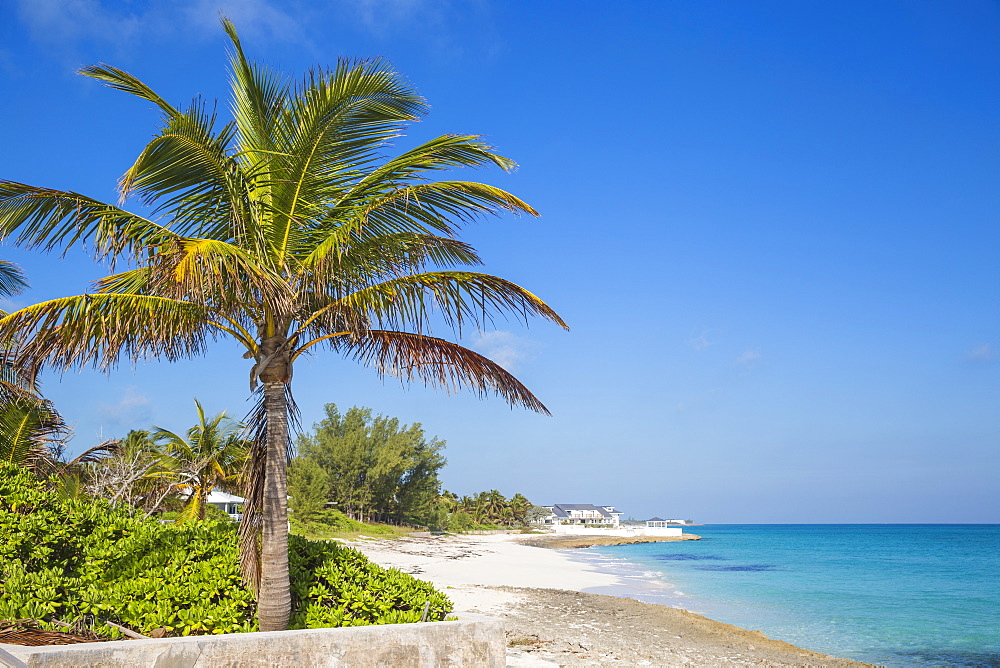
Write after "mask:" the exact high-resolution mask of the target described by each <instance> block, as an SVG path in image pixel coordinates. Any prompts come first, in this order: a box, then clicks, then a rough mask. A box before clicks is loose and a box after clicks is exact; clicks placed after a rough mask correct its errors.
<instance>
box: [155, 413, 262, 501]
mask: <svg viewBox="0 0 1000 668" xmlns="http://www.w3.org/2000/svg"><path fill="white" fill-rule="evenodd" d="M194 405H195V406H196V407H197V409H198V424H196V425H195V426H193V427H191V428H190V429H188V430H187V433H186V434H185V435H184V436H181V435H179V434H175V433H174V432H172V431H169V430H167V429H160V428H156V431H154V432H153V433H152V435H151V437H152V440H153V442H154V443H156V445H157V449H158V450H159V456H158V459H159V463H160V466H161V470H162V471H163V474H164V475H165V476H167V477H170V478H172V479H173V480H174V486H175V487H176V488H180V489H183V490H184V493H186V494H187V495H188V496H187V498H188V501H187V504H186V505H185V506H184V510H183V511H181V516H180V519H182V520H188V519H199V520H203V519H205V506H206V500H207V499H208V495H209V494H210V493H211V492H212V490H213V489H215V488H216V487H219V488H222V489H227V488H228V489H234V488H235V487H236V482H237V479H238V477H239V473H240V471H241V469H242V468H243V462H244V460H245V459H246V456H247V452H248V450H249V443H248V442H247V441H246V440H244V439H243V437H242V434H243V425H242V424H241V423H239V422H236V421H234V420H231V419H230V418H229V417H228V416H227V415H226V413H225V411H223V412H222V413H219V414H218V415H216V416H215V417H214V418H212V419H210V420H209V419H206V418H205V409H204V408H202V405H201V403H200V402H199V401H198V400H197V399H195V400H194Z"/></svg>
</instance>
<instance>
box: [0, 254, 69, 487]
mask: <svg viewBox="0 0 1000 668" xmlns="http://www.w3.org/2000/svg"><path fill="white" fill-rule="evenodd" d="M27 287H28V281H27V280H26V279H25V277H24V273H23V272H22V271H21V268H20V267H18V266H17V265H16V264H14V263H13V262H8V261H6V260H0V298H2V297H11V296H13V295H16V294H19V293H20V292H22V291H23V290H24V289H25V288H27ZM6 315H7V312H6V311H4V310H2V309H0V317H5V316H6ZM10 345H12V344H9V343H8V344H6V345H5V342H4V340H3V339H0V461H5V462H9V463H13V464H25V465H27V466H28V467H29V468H32V469H39V468H41V469H47V468H48V467H47V466H46V464H48V463H51V462H52V459H53V451H54V450H59V449H60V447H61V444H62V443H64V442H65V440H66V438H67V435H68V428H67V427H66V424H65V423H64V422H63V420H62V417H61V416H60V415H59V413H58V412H56V409H55V407H54V406H53V405H52V402H50V401H47V400H45V399H43V398H42V397H40V396H38V394H37V389H38V388H37V386H36V384H35V382H34V376H33V375H32V374H30V373H28V372H26V370H25V369H23V368H20V367H19V365H18V364H17V363H16V362H15V361H14V360H13V359H12V357H11V355H10V354H9V353H10Z"/></svg>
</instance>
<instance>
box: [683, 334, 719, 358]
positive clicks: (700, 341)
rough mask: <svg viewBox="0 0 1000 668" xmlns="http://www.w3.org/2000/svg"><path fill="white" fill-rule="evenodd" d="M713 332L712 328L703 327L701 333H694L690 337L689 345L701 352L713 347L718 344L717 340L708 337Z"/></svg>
mask: <svg viewBox="0 0 1000 668" xmlns="http://www.w3.org/2000/svg"><path fill="white" fill-rule="evenodd" d="M711 333H712V332H711V331H710V330H707V329H703V330H702V331H701V332H700V333H698V334H693V335H692V336H691V338H690V339H688V345H689V346H691V347H692V348H694V349H695V350H697V351H699V352H701V351H702V350H707V349H708V348H711V347H712V346H714V345H715V344H716V342H715V341H712V340H710V339H709V338H708V337H709V335H710V334H711Z"/></svg>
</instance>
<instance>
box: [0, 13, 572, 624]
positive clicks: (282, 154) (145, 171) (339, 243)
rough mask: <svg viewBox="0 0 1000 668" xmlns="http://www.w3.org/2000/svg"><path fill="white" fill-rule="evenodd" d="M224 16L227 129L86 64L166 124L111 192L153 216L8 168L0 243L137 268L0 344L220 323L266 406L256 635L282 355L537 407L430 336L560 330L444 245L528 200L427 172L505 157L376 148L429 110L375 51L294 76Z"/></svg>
mask: <svg viewBox="0 0 1000 668" xmlns="http://www.w3.org/2000/svg"><path fill="white" fill-rule="evenodd" d="M223 26H224V28H225V30H226V32H227V34H228V35H229V37H230V40H231V43H232V59H231V66H232V73H231V82H232V112H233V121H232V122H229V123H226V124H224V125H222V127H218V123H217V119H216V115H215V112H214V108H210V107H208V106H206V105H205V104H204V103H203V102H202V101H201V100H195V102H194V103H192V105H191V106H190V107H189V108H187V109H183V110H182V109H178V108H176V107H174V106H173V105H171V104H170V103H169V102H167V101H166V100H165V99H163V98H162V97H161V96H159V95H157V94H156V93H155V92H154V91H153V90H152V89H151V88H150V87H149V86H147V85H146V84H144V83H143V82H141V81H140V80H138V79H137V78H135V77H133V76H132V75H130V74H128V73H126V72H124V71H122V70H120V69H117V68H114V67H110V66H106V65H100V66H93V67H87V68H84V69H83V70H82V74H84V75H86V76H90V77H93V78H95V79H98V80H100V81H103V82H104V83H106V84H107V85H108V86H110V87H112V88H115V89H117V90H120V91H124V92H127V93H130V94H132V95H135V96H138V97H139V98H141V99H143V100H144V101H146V102H148V103H152V104H153V105H155V106H156V107H157V108H158V109H159V110H160V112H161V114H162V116H163V127H162V129H161V130H160V132H159V133H158V134H156V135H155V136H154V138H153V139H152V140H151V141H150V143H149V144H148V145H147V146H146V148H145V149H144V150H143V151H142V153H141V154H140V156H139V158H138V159H137V160H136V162H135V164H133V165H132V167H131V168H130V169H129V170H128V171H127V172H126V173H125V175H124V177H123V178H122V180H121V184H120V185H121V195H122V199H123V200H124V199H126V198H128V197H129V196H133V195H138V196H139V198H140V200H141V201H142V202H143V203H145V204H146V205H148V206H150V207H152V210H153V212H154V215H155V216H156V218H155V219H151V218H144V217H142V216H138V215H136V214H133V213H130V212H128V211H126V210H124V209H122V208H120V207H118V206H114V205H111V204H106V203H104V202H100V201H98V200H95V199H93V198H90V197H87V196H85V195H81V194H79V193H74V192H67V191H57V190H51V189H47V188H40V187H35V186H30V185H26V184H22V183H16V182H12V181H0V239H4V238H13V239H14V240H15V241H16V242H18V243H20V244H22V245H26V246H29V247H41V248H45V249H55V248H66V247H70V246H73V245H75V244H78V243H79V244H82V243H89V244H91V246H92V247H93V248H94V249H96V253H97V255H98V256H99V257H102V258H110V259H122V260H125V261H128V262H131V263H133V264H134V266H136V267H137V268H135V269H133V270H130V271H125V272H123V273H119V274H115V275H113V276H109V277H107V278H105V279H104V280H102V281H100V282H98V284H97V286H96V291H95V293H93V294H86V295H79V296H75V297H66V298H62V299H55V300H52V301H48V302H44V303H41V304H37V305H34V306H30V307H27V308H24V309H21V310H19V311H17V312H15V313H11V314H10V315H8V316H7V317H5V318H2V319H0V341H4V340H18V341H23V342H24V344H23V346H22V347H21V348H20V350H19V353H20V358H21V359H24V360H28V361H30V362H31V363H32V364H34V365H35V368H38V367H39V366H41V365H49V366H52V367H55V368H57V369H68V368H74V367H77V368H78V367H82V366H87V365H94V366H96V367H99V368H105V369H108V368H112V367H114V366H115V365H116V364H118V363H119V361H120V360H122V359H129V358H131V359H132V360H142V359H150V358H159V359H166V360H176V359H180V358H184V357H190V356H193V355H197V354H200V353H202V352H203V351H204V350H205V349H206V347H207V345H208V344H209V343H210V342H211V341H213V340H215V339H217V338H219V337H226V338H229V339H232V340H234V341H236V342H237V343H238V344H239V345H240V346H242V347H243V349H244V350H245V353H244V357H245V358H246V359H248V360H252V363H251V364H252V365H251V368H250V374H249V375H250V386H251V390H253V391H255V392H257V397H258V400H259V404H258V407H257V409H256V410H255V411H254V412H253V413H252V414H251V419H250V423H251V426H252V427H253V430H254V432H253V433H254V434H255V436H254V441H255V446H254V448H253V450H252V452H251V456H250V459H249V464H248V471H247V485H248V486H247V488H246V490H245V491H244V496H246V497H247V499H248V503H247V508H246V512H245V514H244V518H243V522H242V523H241V527H240V528H241V534H242V540H243V544H242V547H243V566H244V575H245V577H246V578H247V581H248V582H249V583H250V584H251V585H252V586H254V588H255V589H257V590H258V619H259V622H260V628H261V630H262V631H271V630H280V629H284V628H286V626H287V622H288V617H289V613H290V605H291V591H290V586H289V580H288V541H287V526H288V523H287V481H286V464H287V457H288V452H289V449H290V446H291V441H290V438H289V423H290V420H293V419H294V413H293V412H292V409H291V407H292V406H293V404H292V403H291V395H290V387H291V381H292V372H293V367H294V364H295V362H296V361H297V360H298V359H299V358H300V357H301V356H302V355H308V354H312V353H314V352H317V351H319V350H321V349H322V348H326V349H328V350H330V351H332V352H335V353H339V354H341V355H344V356H346V357H348V358H350V359H353V360H356V361H358V362H360V363H362V364H365V365H368V366H371V367H373V368H374V369H375V370H376V371H377V372H379V373H381V374H391V375H393V376H395V377H397V378H399V379H401V380H402V381H404V382H406V381H417V382H423V383H425V384H428V385H434V386H437V387H442V388H444V389H446V390H449V391H450V390H456V389H461V388H470V389H472V390H473V391H475V392H477V393H479V394H487V393H495V394H497V395H499V396H501V397H503V398H504V399H506V400H507V401H508V402H510V403H511V404H514V405H521V406H525V407H527V408H529V409H531V410H536V411H540V412H547V411H546V409H545V407H544V405H542V403H541V402H540V401H539V400H538V399H537V398H536V397H535V396H534V395H533V394H532V393H531V392H530V391H529V390H528V389H527V388H526V387H524V385H522V384H521V383H520V382H518V380H517V379H516V378H514V377H513V376H512V375H511V374H510V373H508V372H507V371H505V370H504V369H503V368H502V367H500V366H499V365H497V364H496V363H494V362H492V361H490V360H489V359H487V358H485V357H483V356H482V355H479V354H477V353H475V352H474V351H471V350H468V349H466V348H464V347H462V346H459V345H457V344H455V343H453V342H450V341H448V340H445V339H442V338H438V337H435V336H432V335H431V334H432V332H433V330H434V329H435V328H436V327H440V326H442V325H444V326H446V327H448V328H450V329H452V330H453V331H455V332H456V333H458V334H461V331H462V328H463V327H468V326H470V325H471V326H474V327H481V326H484V325H487V324H489V323H491V322H492V320H493V318H494V317H496V316H498V315H503V314H508V313H513V314H514V315H516V316H518V317H521V318H524V319H527V318H528V317H529V316H541V317H543V318H547V319H549V320H551V321H553V322H555V323H557V324H559V325H562V326H564V327H565V323H563V321H562V320H561V319H560V318H559V316H558V315H557V314H556V313H555V312H554V311H553V310H552V309H551V308H550V307H549V306H548V305H546V304H545V303H544V302H543V301H542V300H541V299H539V298H538V297H536V296H535V295H533V294H532V293H530V292H529V291H527V290H525V289H524V288H522V287H520V286H518V285H515V284H513V283H511V282H510V281H506V280H504V279H502V278H498V277H496V276H491V275H488V274H484V273H479V272H474V271H468V270H466V269H465V268H464V267H468V266H470V265H477V264H480V259H479V256H478V255H477V254H476V252H475V250H474V249H473V248H472V247H471V246H469V245H468V244H465V243H463V242H461V241H459V240H458V239H457V238H456V235H457V232H458V230H459V228H460V226H461V225H462V224H463V223H466V222H469V221H471V220H473V219H476V218H479V217H482V216H485V215H489V214H495V213H499V212H503V211H512V212H524V213H528V214H531V215H535V214H536V212H535V211H534V209H532V208H531V207H530V206H529V205H528V204H526V203H525V202H523V201H521V200H520V199H518V198H517V197H515V196H513V195H511V194H510V193H508V192H505V191H504V190H501V189H499V188H495V187H493V186H489V185H485V184H482V183H474V182H469V181H453V180H433V179H432V177H434V176H436V175H437V174H440V173H441V171H442V170H446V169H451V168H455V167H477V166H485V165H495V166H499V167H501V168H503V169H505V170H509V169H512V168H513V167H514V163H513V162H512V161H511V160H509V159H508V158H505V157H503V156H501V155H499V154H497V153H496V152H495V151H494V150H493V149H492V147H490V146H489V145H487V144H485V143H483V142H481V141H479V138H478V137H476V136H470V135H446V136H442V137H438V138H436V139H432V140H430V141H428V142H425V143H423V144H421V145H419V146H417V147H415V148H413V149H410V150H408V151H405V152H404V153H402V154H401V155H398V156H396V157H391V158H387V157H386V156H384V155H383V152H384V151H386V150H387V149H388V148H389V142H390V141H391V140H392V139H393V138H395V137H397V136H398V135H399V134H400V133H401V132H402V130H403V129H404V126H405V124H406V123H408V122H411V121H414V120H416V119H417V118H418V117H419V115H420V114H422V113H424V112H425V111H426V108H427V106H426V103H425V102H424V100H423V99H422V98H421V97H420V96H418V95H417V94H416V93H415V92H414V91H413V89H412V88H411V87H410V86H409V85H408V84H407V83H406V82H405V81H404V80H403V78H402V77H401V76H400V75H399V74H397V73H396V72H394V71H393V70H392V69H391V68H390V67H389V66H388V65H387V64H386V63H384V62H382V61H361V62H357V61H352V62H348V61H342V62H340V63H338V65H337V66H336V67H335V68H334V69H332V70H322V69H317V70H314V71H312V72H310V73H308V74H307V75H306V76H305V77H304V79H302V80H301V81H299V82H293V81H291V80H289V79H286V78H284V77H281V76H279V75H277V74H275V73H274V72H273V71H271V70H269V69H267V68H266V67H262V66H260V65H257V64H254V63H251V62H250V61H249V60H248V59H247V58H246V56H245V54H244V52H243V47H242V46H241V44H240V40H239V38H238V36H237V34H236V30H235V28H234V27H233V25H232V24H231V23H230V22H229V21H228V20H224V21H223ZM454 266H459V267H463V269H453V268H451V267H454ZM442 267H444V268H442ZM258 545H259V546H260V552H259V555H258V552H257V549H256V548H257V546H258ZM258 556H259V558H258Z"/></svg>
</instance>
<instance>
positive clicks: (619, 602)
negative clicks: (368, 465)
mask: <svg viewBox="0 0 1000 668" xmlns="http://www.w3.org/2000/svg"><path fill="white" fill-rule="evenodd" d="M520 539H521V537H520V536H517V535H481V536H480V535H469V536H439V537H420V538H403V539H400V540H375V539H372V540H361V541H357V542H354V543H351V546H352V547H355V548H357V549H359V550H361V551H362V552H364V553H365V554H366V555H367V556H368V557H369V558H370V559H372V561H374V562H375V563H378V564H380V565H382V566H386V567H394V568H398V569H400V570H401V571H404V572H406V573H411V574H413V575H415V576H416V577H419V578H421V579H423V580H427V581H430V582H433V583H434V584H435V585H437V586H438V587H439V588H440V589H441V590H442V591H444V592H445V593H446V594H447V595H448V596H449V597H450V598H451V600H452V601H453V602H454V603H455V611H456V614H458V615H459V616H461V613H463V612H473V613H480V614H487V615H491V616H494V617H500V618H502V619H504V620H505V621H506V622H507V639H508V647H509V648H508V665H509V666H532V665H603V664H617V665H656V666H685V665H686V666H722V665H727V666H728V665H738V666H857V665H861V664H857V663H854V662H851V661H847V660H845V659H838V658H835V657H830V656H826V655H824V654H819V653H816V652H810V651H808V650H804V649H800V648H798V647H795V646H793V645H789V644H788V643H785V642H781V641H778V640H771V639H769V638H767V637H766V636H764V635H763V634H761V633H760V632H757V631H747V630H744V629H740V628H738V627H735V626H731V625H729V624H723V623H721V622H715V621H713V620H710V619H706V618H705V617H702V616H700V615H696V614H693V613H690V612H687V611H685V610H680V609H676V608H669V607H665V606H661V605H654V604H649V603H641V602H639V601H634V600H631V599H627V598H616V597H611V596H602V595H599V594H589V593H582V592H583V591H584V590H587V589H594V588H599V587H614V586H620V585H623V584H624V583H623V582H621V581H620V580H619V579H618V578H617V577H616V576H614V575H611V574H607V573H602V572H599V571H597V570H595V569H594V568H593V567H592V566H590V565H588V564H586V563H583V562H581V561H577V560H574V559H571V558H570V557H569V556H568V554H567V553H566V551H564V550H551V549H544V548H540V547H532V546H528V545H522V544H520V543H519V542H517V541H518V540H520Z"/></svg>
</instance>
